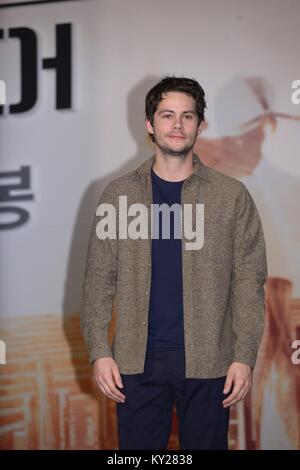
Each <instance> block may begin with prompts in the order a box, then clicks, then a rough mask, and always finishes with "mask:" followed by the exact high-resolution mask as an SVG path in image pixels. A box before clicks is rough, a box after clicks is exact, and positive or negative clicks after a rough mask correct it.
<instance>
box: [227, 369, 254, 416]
mask: <svg viewBox="0 0 300 470" xmlns="http://www.w3.org/2000/svg"><path fill="white" fill-rule="evenodd" d="M251 382H252V369H251V367H250V366H248V365H247V364H242V363H241V362H233V363H232V364H231V366H230V367H229V369H228V372H227V378H226V382H225V385H224V390H223V393H228V392H229V391H230V390H231V387H232V385H233V389H232V392H231V394H230V395H228V397H227V398H226V399H225V400H223V407H224V408H227V407H228V406H231V405H234V404H235V403H237V402H238V401H240V400H244V398H245V396H246V395H247V393H248V391H249V389H250V387H251Z"/></svg>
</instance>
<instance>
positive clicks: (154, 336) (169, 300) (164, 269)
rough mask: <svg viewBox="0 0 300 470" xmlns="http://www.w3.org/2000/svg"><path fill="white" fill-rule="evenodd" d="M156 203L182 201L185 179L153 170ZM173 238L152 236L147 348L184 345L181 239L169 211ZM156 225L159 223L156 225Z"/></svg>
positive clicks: (178, 347)
mask: <svg viewBox="0 0 300 470" xmlns="http://www.w3.org/2000/svg"><path fill="white" fill-rule="evenodd" d="M151 178H152V190H153V201H152V202H153V204H163V203H166V204H168V205H169V206H171V205H172V204H175V203H178V204H181V188H182V185H183V182H184V180H182V181H167V180H164V179H162V178H160V177H159V176H158V175H157V174H156V173H155V172H154V171H153V169H151ZM170 213H171V216H170V238H169V239H163V238H162V214H160V217H159V222H160V223H159V238H158V239H154V238H152V241H151V243H152V274H151V291H150V300H149V315H148V343H147V349H148V350H154V349H182V348H184V324H183V294H182V253H181V246H182V244H181V238H177V239H176V238H174V214H173V212H170ZM156 228H158V227H157V224H156Z"/></svg>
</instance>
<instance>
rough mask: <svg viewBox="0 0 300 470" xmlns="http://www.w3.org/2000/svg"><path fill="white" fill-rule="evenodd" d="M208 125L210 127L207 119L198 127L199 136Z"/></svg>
mask: <svg viewBox="0 0 300 470" xmlns="http://www.w3.org/2000/svg"><path fill="white" fill-rule="evenodd" d="M207 127H208V123H207V122H206V121H201V123H200V125H199V127H198V131H197V135H198V136H199V135H200V134H201V133H202V132H203V131H204V130H205V129H206V128H207Z"/></svg>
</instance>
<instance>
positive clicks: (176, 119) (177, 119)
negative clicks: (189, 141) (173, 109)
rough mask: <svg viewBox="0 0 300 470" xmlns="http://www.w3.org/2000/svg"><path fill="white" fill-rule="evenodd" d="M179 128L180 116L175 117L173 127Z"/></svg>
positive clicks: (180, 125) (180, 126)
mask: <svg viewBox="0 0 300 470" xmlns="http://www.w3.org/2000/svg"><path fill="white" fill-rule="evenodd" d="M181 128H182V122H181V118H180V117H175V122H174V129H181Z"/></svg>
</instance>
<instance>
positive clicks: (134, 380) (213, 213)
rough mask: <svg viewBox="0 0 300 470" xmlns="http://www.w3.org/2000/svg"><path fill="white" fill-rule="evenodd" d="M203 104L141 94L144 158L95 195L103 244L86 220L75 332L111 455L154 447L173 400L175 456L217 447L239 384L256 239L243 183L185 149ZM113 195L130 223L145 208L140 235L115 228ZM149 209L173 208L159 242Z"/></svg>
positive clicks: (256, 277) (253, 323)
mask: <svg viewBox="0 0 300 470" xmlns="http://www.w3.org/2000/svg"><path fill="white" fill-rule="evenodd" d="M205 108H206V102H205V94H204V91H203V89H202V88H201V86H200V85H199V84H198V83H197V82H196V81H195V80H193V79H188V78H183V77H182V78H177V77H166V78H164V79H162V80H161V81H160V82H159V83H158V84H157V85H155V86H154V87H153V88H152V89H151V90H150V91H149V92H148V94H147V97H146V127H147V131H148V133H149V134H150V136H151V138H152V140H153V142H154V146H155V155H153V156H151V157H150V158H149V159H148V160H146V161H145V162H144V163H143V164H142V165H140V166H139V167H138V168H137V169H136V170H134V171H131V172H129V173H127V174H126V175H124V176H122V177H120V178H118V179H115V180H114V181H111V182H110V183H109V184H108V185H107V186H106V188H105V189H104V191H103V193H102V195H101V197H100V199H99V205H98V211H97V214H98V215H101V214H102V215H104V213H105V211H108V212H109V208H111V207H112V208H113V211H115V215H116V222H115V225H114V223H112V225H110V229H111V230H110V233H108V232H107V234H109V236H106V235H107V234H106V235H105V233H103V230H102V233H101V230H100V229H101V227H102V228H103V225H101V226H100V225H99V224H98V222H99V217H95V218H94V224H93V227H92V232H91V236H90V242H89V248H88V257H87V266H86V272H85V278H84V283H83V297H82V308H81V328H82V332H83V335H84V338H85V340H86V342H87V345H88V348H89V353H90V361H91V363H93V370H94V378H95V380H96V382H97V384H98V386H99V388H100V390H101V391H102V392H103V393H104V394H105V395H106V396H107V397H109V398H111V399H112V400H114V401H116V403H117V405H116V406H117V418H118V436H119V446H120V449H165V448H166V446H167V444H168V439H169V434H170V430H171V418H172V408H173V404H174V403H175V405H176V412H177V415H178V421H179V441H180V448H181V449H227V448H228V444H227V436H228V424H229V410H230V406H232V405H233V404H234V403H237V402H238V401H240V400H243V399H244V398H245V396H246V394H247V392H248V390H249V388H250V386H251V379H252V371H253V368H254V365H255V362H256V356H257V351H258V347H259V344H260V341H261V337H262V334H263V328H264V283H265V281H266V278H267V264H266V252H265V242H264V235H263V230H262V226H261V222H260V217H259V215H258V212H257V209H256V206H255V204H254V201H253V199H252V197H251V196H250V194H249V192H248V190H247V189H246V187H245V186H244V185H243V183H242V182H240V181H238V180H236V179H233V178H231V177H229V176H225V175H223V174H222V173H219V172H217V171H215V170H213V169H211V168H208V167H207V166H205V165H204V164H203V163H202V162H201V160H200V158H199V157H198V156H197V155H196V154H194V153H193V147H194V144H195V141H196V139H197V135H198V134H199V133H200V132H201V130H202V128H203V125H204V111H205ZM120 196H123V197H124V196H126V204H127V205H126V211H127V207H131V208H132V209H131V212H130V211H128V214H129V215H130V214H131V216H132V215H133V212H134V211H133V208H136V207H137V206H136V204H139V205H141V204H142V205H143V207H144V208H145V209H149V211H150V216H149V212H148V215H147V217H148V221H149V220H150V223H151V230H152V231H151V236H145V231H141V232H140V236H136V235H135V236H132V237H129V236H128V234H129V232H130V230H131V229H132V227H131V229H130V227H129V226H128V232H127V229H126V231H124V220H125V218H126V217H127V212H126V214H124V210H125V209H124V207H125V206H124V204H123V202H122V203H120V201H121V199H120ZM122 204H123V205H122ZM155 205H156V206H155ZM157 205H158V206H159V207H160V208H162V207H164V208H166V206H167V207H168V208H174V211H173V212H171V211H169V214H168V215H169V219H168V221H169V222H170V227H169V228H170V230H169V233H168V235H169V236H167V237H165V236H164V235H165V232H164V229H163V230H162V228H161V225H163V224H162V223H161V219H159V220H158V219H157V217H156V218H155V217H154V216H153V214H154V209H153V206H155V207H156V208H157ZM173 205H174V206H173ZM178 206H180V208H181V209H182V208H184V211H183V228H182V233H181V235H182V236H181V238H178V236H177V235H178V232H177V235H176V236H175V227H177V223H178V220H180V221H181V220H182V219H181V214H182V213H180V214H179V216H178V211H177V212H176V211H175V207H177V208H178ZM139 207H140V206H139ZM188 207H192V210H193V211H194V212H193V214H194V216H195V213H196V216H197V215H198V216H199V215H200V216H201V215H202V219H203V220H200V223H198V221H197V217H196V222H194V220H195V217H194V218H193V227H192V228H193V230H192V234H195V238H197V236H198V237H199V233H197V232H200V231H201V232H202V233H201V234H200V239H201V240H202V242H201V241H200V243H199V242H198V243H196V244H195V246H193V245H192V243H191V242H190V239H191V237H190V235H191V232H189V231H188V230H186V227H185V225H187V224H185V222H186V221H187V222H188V219H189V217H188V215H189V213H188V211H187V212H185V209H186V208H188ZM198 209H199V210H198ZM140 212H141V213H142V212H144V211H143V210H142V209H141V210H140ZM161 213H162V216H163V217H162V219H163V221H162V222H163V223H166V220H165V219H166V217H165V214H166V211H165V212H164V211H163V210H162V211H161ZM170 215H173V217H170ZM203 215H204V217H203ZM102 222H103V220H102ZM127 222H128V220H127ZM107 225H109V223H107ZM195 227H196V230H195ZM131 233H132V230H131ZM154 233H156V235H155V236H153V234H154ZM148 234H149V232H148ZM198 241H199V240H198ZM188 244H190V245H188ZM191 245H192V246H191ZM113 303H114V307H115V310H116V331H115V337H114V340H113V344H112V347H110V345H109V342H108V327H109V323H110V319H111V313H112V306H113Z"/></svg>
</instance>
